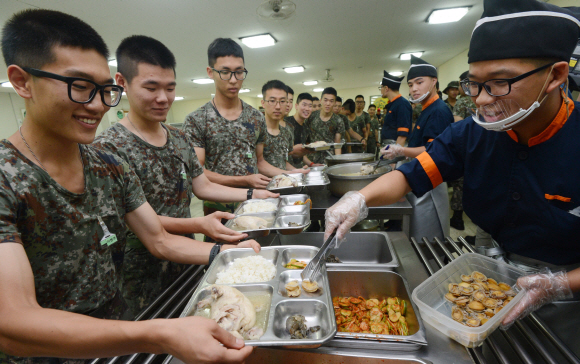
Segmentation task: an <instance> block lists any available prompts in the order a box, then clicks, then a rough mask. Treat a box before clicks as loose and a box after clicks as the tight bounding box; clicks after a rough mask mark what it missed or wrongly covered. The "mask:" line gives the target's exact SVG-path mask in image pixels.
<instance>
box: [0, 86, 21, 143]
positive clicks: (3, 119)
mask: <svg viewBox="0 0 580 364" xmlns="http://www.w3.org/2000/svg"><path fill="white" fill-rule="evenodd" d="M22 109H24V99H22V98H21V97H20V96H18V94H16V93H15V92H0V139H6V138H8V137H9V136H10V135H12V134H14V133H15V132H16V131H17V130H18V126H19V124H18V122H19V121H20V122H21V121H22V112H21V111H20V110H22Z"/></svg>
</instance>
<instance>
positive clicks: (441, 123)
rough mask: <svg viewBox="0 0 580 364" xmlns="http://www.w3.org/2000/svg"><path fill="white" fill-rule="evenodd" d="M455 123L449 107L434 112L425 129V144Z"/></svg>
mask: <svg viewBox="0 0 580 364" xmlns="http://www.w3.org/2000/svg"><path fill="white" fill-rule="evenodd" d="M452 123H453V115H452V114H451V111H449V109H448V108H447V107H445V109H443V108H441V109H440V110H437V112H435V113H433V114H432V115H431V117H430V118H429V121H428V122H427V125H425V129H424V131H423V144H424V145H425V146H428V145H429V143H431V142H432V141H433V140H434V139H435V138H437V137H438V136H439V135H440V134H441V133H443V131H444V130H445V129H446V128H447V127H448V126H449V125H451V124H452Z"/></svg>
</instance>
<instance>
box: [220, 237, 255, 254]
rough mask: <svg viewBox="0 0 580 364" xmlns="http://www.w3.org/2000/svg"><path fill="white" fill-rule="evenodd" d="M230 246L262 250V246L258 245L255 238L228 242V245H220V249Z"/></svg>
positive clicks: (229, 247)
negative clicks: (232, 242)
mask: <svg viewBox="0 0 580 364" xmlns="http://www.w3.org/2000/svg"><path fill="white" fill-rule="evenodd" d="M232 248H252V249H254V251H255V252H256V253H259V252H260V250H262V246H261V245H260V243H258V242H257V241H255V240H253V239H252V240H244V241H242V242H239V243H237V244H235V243H234V244H228V245H222V248H221V250H220V251H222V252H223V251H224V250H227V249H232Z"/></svg>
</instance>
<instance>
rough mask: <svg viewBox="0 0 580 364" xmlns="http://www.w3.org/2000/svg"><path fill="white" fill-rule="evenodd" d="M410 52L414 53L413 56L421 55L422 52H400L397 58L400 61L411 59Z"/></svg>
mask: <svg viewBox="0 0 580 364" xmlns="http://www.w3.org/2000/svg"><path fill="white" fill-rule="evenodd" d="M411 54H412V55H414V56H415V57H421V56H422V55H423V52H412V53H401V55H400V56H399V59H400V60H401V61H408V60H410V59H411Z"/></svg>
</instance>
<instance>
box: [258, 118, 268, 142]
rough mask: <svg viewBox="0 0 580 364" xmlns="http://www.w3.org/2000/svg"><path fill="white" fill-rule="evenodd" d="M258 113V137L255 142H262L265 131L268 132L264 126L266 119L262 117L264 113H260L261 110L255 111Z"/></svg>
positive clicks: (264, 140)
mask: <svg viewBox="0 0 580 364" xmlns="http://www.w3.org/2000/svg"><path fill="white" fill-rule="evenodd" d="M256 112H257V113H258V114H260V115H259V119H258V125H259V126H260V127H259V131H258V133H259V134H258V139H257V141H256V144H264V143H265V142H266V133H267V132H268V129H267V128H266V119H264V115H262V113H261V112H259V111H256Z"/></svg>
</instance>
